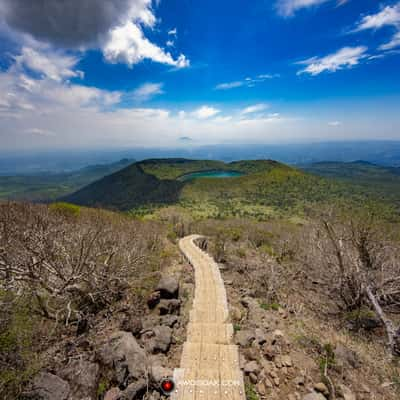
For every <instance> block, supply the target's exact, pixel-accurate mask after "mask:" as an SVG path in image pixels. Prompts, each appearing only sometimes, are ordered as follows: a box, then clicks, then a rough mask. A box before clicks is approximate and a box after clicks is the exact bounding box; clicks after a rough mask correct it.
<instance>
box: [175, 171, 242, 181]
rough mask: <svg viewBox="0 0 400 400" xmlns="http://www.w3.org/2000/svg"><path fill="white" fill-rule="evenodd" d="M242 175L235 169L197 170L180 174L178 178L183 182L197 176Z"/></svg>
mask: <svg viewBox="0 0 400 400" xmlns="http://www.w3.org/2000/svg"><path fill="white" fill-rule="evenodd" d="M242 175H244V174H243V173H242V172H237V171H198V172H192V173H190V174H185V175H182V176H180V177H179V178H178V180H179V181H181V182H185V181H191V180H193V179H198V178H234V177H237V176H242Z"/></svg>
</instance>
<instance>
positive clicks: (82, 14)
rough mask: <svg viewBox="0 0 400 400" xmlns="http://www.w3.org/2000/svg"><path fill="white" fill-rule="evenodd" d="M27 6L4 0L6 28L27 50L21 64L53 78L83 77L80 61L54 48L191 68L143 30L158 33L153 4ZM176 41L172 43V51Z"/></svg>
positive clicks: (139, 0)
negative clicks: (76, 68)
mask: <svg viewBox="0 0 400 400" xmlns="http://www.w3.org/2000/svg"><path fill="white" fill-rule="evenodd" d="M14 3H15V4H14ZM27 3H31V2H29V1H28V2H26V0H0V6H1V7H2V8H1V11H3V13H2V12H1V11H0V15H1V17H2V18H0V19H1V21H0V22H1V26H2V27H3V28H4V29H3V30H5V31H6V32H8V33H9V34H10V36H11V37H12V39H13V41H16V42H18V43H19V44H21V45H22V47H24V49H23V51H22V53H21V57H20V62H21V63H24V64H25V66H26V67H27V68H30V69H31V70H34V71H35V72H38V73H40V74H43V75H46V76H47V77H49V78H51V79H54V80H58V81H61V80H62V79H64V78H73V77H82V75H83V74H82V72H80V71H73V70H71V68H70V66H71V65H75V63H76V62H75V61H76V60H75V57H72V56H66V55H63V54H56V53H55V52H54V51H50V50H51V49H50V47H49V44H52V45H53V46H56V48H68V49H72V50H73V51H75V52H77V51H78V49H79V51H86V50H89V49H99V50H100V51H102V53H103V55H104V58H105V60H106V61H108V62H110V63H126V64H128V65H129V66H133V65H135V64H137V63H140V62H142V61H143V60H145V59H148V60H151V61H153V62H157V63H161V64H166V65H170V66H173V67H175V68H184V67H188V66H189V60H188V59H187V58H186V56H185V55H183V54H180V55H179V54H171V53H170V52H168V51H166V50H165V49H163V48H162V47H161V46H160V45H158V44H157V43H155V42H154V41H153V40H149V39H148V38H147V37H146V35H145V33H144V30H143V29H144V28H147V29H149V30H153V31H154V30H155V28H156V24H157V22H158V21H159V19H157V18H156V15H155V12H154V9H153V8H152V5H153V0H107V1H97V0H87V1H84V2H82V1H81V2H78V1H57V2H56V3H57V5H54V0H42V1H41V3H43V4H42V5H41V6H31V5H30V4H29V5H27ZM61 3H62V4H61ZM81 3H85V4H83V5H82V4H81ZM96 3H101V4H96ZM103 3H107V4H106V5H105V4H103ZM42 9H45V10H46V12H43V10H42ZM27 13H29V18H27V17H26V16H27V15H28V14H27ZM2 14H4V15H2ZM170 37H171V38H173V37H177V30H176V29H173V30H171V31H170ZM32 43H35V46H32ZM171 43H173V41H172V40H169V43H168V47H172V46H171ZM35 49H40V51H36V50H35ZM47 53H49V54H47ZM52 57H53V58H52Z"/></svg>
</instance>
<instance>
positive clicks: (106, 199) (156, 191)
mask: <svg viewBox="0 0 400 400" xmlns="http://www.w3.org/2000/svg"><path fill="white" fill-rule="evenodd" d="M181 188H182V184H181V183H180V182H178V181H174V180H159V179H158V178H156V177H155V176H153V175H149V174H146V173H145V172H144V171H143V170H142V168H141V167H140V166H139V164H137V163H135V164H132V165H130V166H128V167H126V168H124V169H123V170H121V171H118V172H116V173H114V174H112V175H108V176H105V177H104V178H102V179H100V180H98V181H96V182H93V183H91V184H90V185H88V186H85V187H84V188H82V189H81V190H79V191H77V192H76V193H73V194H71V195H69V196H66V197H64V198H62V200H63V201H67V202H70V203H75V204H79V205H85V206H91V207H94V206H98V207H104V208H111V209H118V210H121V211H127V210H130V209H132V208H134V207H138V206H141V205H144V204H168V203H174V202H176V201H177V200H178V197H179V192H180V190H181Z"/></svg>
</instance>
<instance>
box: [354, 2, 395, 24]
mask: <svg viewBox="0 0 400 400" xmlns="http://www.w3.org/2000/svg"><path fill="white" fill-rule="evenodd" d="M387 25H391V26H396V27H399V26H400V2H399V3H397V4H395V5H393V6H387V7H385V8H383V9H382V10H381V11H379V12H378V13H376V14H372V15H366V16H365V17H363V18H362V20H361V21H360V22H359V24H358V26H357V27H356V29H355V31H362V30H366V29H380V28H382V27H384V26H387Z"/></svg>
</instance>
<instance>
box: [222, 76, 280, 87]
mask: <svg viewBox="0 0 400 400" xmlns="http://www.w3.org/2000/svg"><path fill="white" fill-rule="evenodd" d="M279 77H280V74H260V75H257V76H256V77H255V78H252V77H247V78H245V79H242V80H238V81H232V82H225V83H219V84H218V85H217V86H215V90H230V89H235V88H239V87H243V86H245V87H254V86H255V85H257V84H259V83H262V82H265V81H267V80H269V79H274V78H279Z"/></svg>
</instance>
